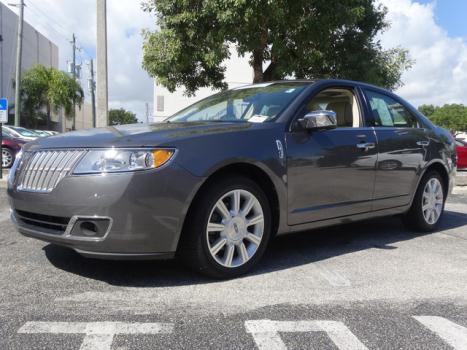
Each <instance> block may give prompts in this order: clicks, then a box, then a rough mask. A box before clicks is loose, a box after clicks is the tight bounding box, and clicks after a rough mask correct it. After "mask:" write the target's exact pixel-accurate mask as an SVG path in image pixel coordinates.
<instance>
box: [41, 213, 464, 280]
mask: <svg viewBox="0 0 467 350" xmlns="http://www.w3.org/2000/svg"><path fill="white" fill-rule="evenodd" d="M461 226H467V214H465V213H459V212H454V211H446V212H445V215H444V216H443V219H442V222H441V223H440V230H449V229H453V228H456V227H461ZM422 235H426V234H419V233H413V232H411V231H409V230H407V229H406V228H405V227H404V226H403V224H402V223H401V221H400V220H398V218H396V217H388V218H382V219H374V220H368V221H364V222H357V223H350V224H346V225H339V226H332V227H328V228H324V229H317V230H310V231H306V232H301V233H296V234H290V235H285V236H280V237H277V238H276V239H274V240H273V241H272V242H271V244H270V247H269V248H268V250H267V251H266V254H265V256H264V258H263V259H262V261H261V262H260V264H259V266H258V267H257V268H256V269H255V270H254V271H253V272H252V273H250V274H249V275H248V276H253V275H260V274H266V273H271V272H275V271H280V270H284V269H289V268H292V267H296V266H301V265H306V264H310V263H314V262H317V261H322V260H326V259H328V258H331V257H336V256H341V255H344V254H350V253H353V252H357V251H362V250H367V249H385V250H387V249H397V246H396V243H398V242H402V241H406V240H411V239H414V238H416V237H420V236H422ZM44 251H45V254H46V257H47V259H48V260H49V261H50V262H51V263H52V264H53V265H54V266H55V267H57V268H59V269H61V270H64V271H67V272H69V273H73V274H76V275H79V276H82V277H85V278H90V279H95V280H99V281H103V282H106V283H108V284H111V285H115V286H125V287H148V288H149V287H167V286H181V285H194V284H201V283H210V282H216V281H214V280H212V279H209V278H206V277H203V276H201V275H199V274H198V273H195V272H192V271H191V270H189V269H187V268H186V267H185V266H184V265H183V264H182V263H180V262H179V261H178V260H169V261H157V260H155V261H109V260H97V259H89V258H84V257H82V256H81V255H79V254H78V253H76V252H75V251H73V250H71V249H68V248H64V247H60V246H56V245H52V244H49V245H47V246H45V247H44Z"/></svg>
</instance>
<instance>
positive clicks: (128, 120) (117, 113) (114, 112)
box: [109, 108, 138, 125]
mask: <svg viewBox="0 0 467 350" xmlns="http://www.w3.org/2000/svg"><path fill="white" fill-rule="evenodd" d="M109 120H110V125H124V124H135V123H137V122H138V119H137V118H136V114H134V113H132V112H129V111H126V110H124V109H123V108H120V109H111V110H110V111H109Z"/></svg>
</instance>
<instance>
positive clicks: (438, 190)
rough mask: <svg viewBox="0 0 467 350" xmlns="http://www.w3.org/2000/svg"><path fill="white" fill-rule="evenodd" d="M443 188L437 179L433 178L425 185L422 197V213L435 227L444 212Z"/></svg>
mask: <svg viewBox="0 0 467 350" xmlns="http://www.w3.org/2000/svg"><path fill="white" fill-rule="evenodd" d="M443 204H444V193H443V186H442V185H441V183H440V181H439V180H438V179H437V178H431V179H430V180H428V182H427V183H426V185H425V188H424V190H423V196H422V211H423V217H424V218H425V221H426V222H427V223H428V224H430V225H434V224H435V223H436V222H437V221H438V220H439V218H440V216H441V213H442V211H443Z"/></svg>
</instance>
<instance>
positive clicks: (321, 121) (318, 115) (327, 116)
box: [298, 110, 337, 130]
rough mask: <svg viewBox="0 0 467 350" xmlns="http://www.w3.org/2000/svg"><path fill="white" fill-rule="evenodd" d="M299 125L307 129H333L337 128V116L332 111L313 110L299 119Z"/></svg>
mask: <svg viewBox="0 0 467 350" xmlns="http://www.w3.org/2000/svg"><path fill="white" fill-rule="evenodd" d="M298 122H299V123H300V125H301V126H302V127H303V128H304V129H307V130H320V129H326V130H327V129H334V128H337V116H336V112H334V111H326V110H320V111H313V112H310V113H308V114H306V115H305V116H304V117H303V118H302V119H299V120H298Z"/></svg>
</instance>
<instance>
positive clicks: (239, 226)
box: [180, 176, 271, 278]
mask: <svg viewBox="0 0 467 350" xmlns="http://www.w3.org/2000/svg"><path fill="white" fill-rule="evenodd" d="M185 231H186V232H184V238H183V241H182V243H181V244H182V246H181V250H180V254H181V257H182V259H184V260H185V261H186V262H187V263H188V265H189V266H190V267H192V268H194V269H195V270H196V271H199V272H201V273H203V274H205V275H208V276H210V277H214V278H233V277H237V276H239V275H242V274H244V273H246V272H248V271H249V270H251V269H252V268H253V267H254V266H255V265H256V264H257V262H258V261H259V260H260V259H261V257H262V255H263V253H264V251H265V249H266V246H267V244H268V242H269V239H270V236H271V212H270V206H269V202H268V199H267V197H266V195H265V194H264V192H263V191H262V189H261V188H260V187H259V186H258V185H257V184H256V183H255V182H253V181H252V180H250V179H248V178H244V177H239V176H238V177H232V178H228V179H225V180H220V181H218V182H216V183H213V184H211V185H210V186H209V187H208V188H206V189H205V190H204V191H203V192H202V193H201V194H200V197H199V199H198V200H197V202H196V203H194V208H193V210H192V211H191V212H190V216H189V217H188V222H187V224H186V225H185Z"/></svg>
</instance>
